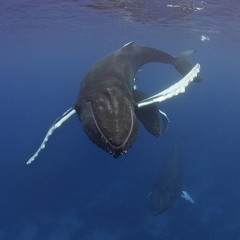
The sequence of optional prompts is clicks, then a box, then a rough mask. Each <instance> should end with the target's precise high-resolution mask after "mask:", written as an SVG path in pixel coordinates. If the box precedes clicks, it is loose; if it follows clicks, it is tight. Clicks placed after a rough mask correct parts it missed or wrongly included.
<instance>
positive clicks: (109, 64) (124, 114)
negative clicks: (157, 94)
mask: <svg viewBox="0 0 240 240" xmlns="http://www.w3.org/2000/svg"><path fill="white" fill-rule="evenodd" d="M149 62H161V63H165V64H171V65H173V66H174V67H175V68H176V69H177V70H178V71H179V72H180V73H181V74H182V75H185V74H186V73H188V72H189V71H190V70H191V69H192V67H193V66H192V64H191V63H190V62H188V61H187V60H186V59H185V58H177V57H173V56H171V55H169V54H167V53H165V52H163V51H160V50H157V49H154V48H151V47H147V46H138V45H134V44H133V42H131V43H129V44H126V45H125V46H124V47H122V48H120V49H119V50H117V51H115V52H113V53H111V54H109V55H107V56H105V57H104V58H102V59H100V60H99V61H98V62H96V63H95V64H94V65H92V67H91V68H90V69H89V70H88V72H87V73H86V75H85V77H84V78H83V80H82V83H81V87H80V92H79V96H78V99H77V102H76V103H75V105H74V109H75V110H76V112H77V115H78V118H79V120H80V121H81V123H82V126H83V129H84V131H85V132H86V134H87V135H88V137H89V138H90V139H91V140H92V141H93V142H94V143H95V144H96V145H97V146H99V147H100V148H102V149H103V150H105V151H107V152H108V153H110V154H112V155H113V156H114V157H118V156H119V155H121V154H124V153H125V152H126V151H127V149H128V148H129V147H131V146H132V144H133V143H134V141H135V139H136V137H137V132H138V120H140V121H141V122H142V123H143V125H144V126H145V128H146V129H147V130H148V131H149V132H150V133H152V134H153V135H156V136H158V135H160V134H161V132H162V131H164V129H163V126H162V125H161V120H160V115H159V111H158V108H157V107H156V105H154V104H153V105H151V106H146V107H142V108H138V107H137V102H138V101H139V100H142V99H144V98H146V97H147V96H146V95H145V94H144V93H142V92H140V91H139V90H134V76H135V73H136V72H137V70H138V69H139V68H140V67H141V66H142V65H144V64H146V63H149ZM195 80H196V81H199V77H196V79H195Z"/></svg>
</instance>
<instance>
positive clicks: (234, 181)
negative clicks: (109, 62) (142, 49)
mask: <svg viewBox="0 0 240 240" xmlns="http://www.w3.org/2000/svg"><path fill="white" fill-rule="evenodd" d="M239 11H240V3H239V1H237V0H235V1H234V0H230V1H226V0H221V1H217V0H215V1H214V0H209V1H198V0H195V1H188V0H185V1H180V0H179V1H177V0H173V1H171V0H164V1H159V0H158V1H157V0H149V1H134V0H129V1H124V0H122V1H121V0H117V1H110V0H105V1H94V0H92V1H91V0H88V1H77V0H76V1H70V0H68V1H67V0H61V1H44V0H37V1H34V2H33V1H29V0H22V1H16V0H10V1H0V36H1V37H0V48H1V54H0V79H1V88H0V107H1V124H0V133H1V140H0V141H1V151H0V160H1V167H0V240H43V239H44V240H75V239H84V240H99V239H101V240H110V239H111V240H135V239H137V240H157V239H172V240H179V239H185V240H186V239H194V240H203V239H204V240H206V239H211V240H214V239H217V240H221V239H223V240H225V239H228V240H237V239H240V208H239V202H240V174H239V172H240V162H239V155H240V149H239V143H240V139H239V136H240V128H239V122H240V113H239V109H240V106H239V105H240V83H239V79H240V72H239V61H240V58H239V55H240V48H239V42H240V15H239ZM130 41H135V42H136V44H141V45H148V46H152V47H155V48H158V49H161V50H163V51H166V52H168V53H170V54H172V55H175V54H177V53H178V52H181V51H183V50H189V49H194V50H197V53H194V54H193V55H192V56H190V59H191V61H192V62H193V63H197V62H198V63H200V64H201V73H200V74H201V76H202V78H203V79H204V81H203V82H201V83H192V84H191V85H190V86H189V87H188V88H187V90H186V92H185V93H184V94H182V95H179V96H177V97H175V98H172V99H169V100H167V101H165V102H163V103H161V104H159V105H158V106H159V108H160V109H161V110H163V111H164V112H165V113H166V114H167V115H168V117H169V119H170V125H169V130H173V131H175V132H176V133H177V134H189V136H191V137H190V138H189V139H188V140H186V141H184V142H182V143H180V144H179V148H180V151H181V156H182V157H183V159H184V167H185V170H184V182H183V190H186V191H187V192H188V193H189V194H190V195H191V196H192V198H193V199H194V200H195V204H190V203H188V202H186V201H185V200H183V199H181V198H179V199H178V200H177V201H176V202H175V203H174V204H173V205H172V207H171V208H170V209H169V210H167V211H166V212H165V213H163V214H161V215H160V216H157V217H154V216H152V215H151V213H150V212H149V209H148V203H147V199H146V196H147V194H148V192H149V191H150V189H151V187H152V185H153V183H154V180H155V178H156V176H157V174H158V171H159V169H160V167H161V164H162V162H163V161H164V159H165V158H166V156H167V155H168V154H169V152H171V151H172V148H173V145H174V144H173V142H172V141H171V140H170V139H169V138H167V137H164V136H162V137H159V138H156V137H153V136H152V135H150V134H149V133H148V132H147V131H146V130H145V129H144V128H143V127H142V125H140V129H139V134H138V138H137V140H136V142H135V143H134V145H133V146H132V148H131V149H130V150H129V151H128V153H127V154H126V155H124V156H121V157H120V158H118V159H114V158H112V157H111V156H110V155H109V154H107V153H105V152H104V151H102V150H101V149H100V148H98V147H96V146H95V145H94V144H93V143H92V142H91V141H90V140H89V139H88V137H87V136H86V134H85V133H84V132H83V130H82V127H81V124H80V122H79V120H78V119H77V117H76V116H74V117H72V118H71V119H69V120H68V121H67V122H66V123H64V124H63V126H62V127H61V128H60V129H58V130H56V132H55V133H54V135H53V136H52V137H51V138H50V140H49V142H48V143H47V147H46V149H44V150H43V151H42V152H41V154H40V155H39V157H38V158H37V159H36V160H35V162H33V163H32V164H30V165H26V161H27V160H28V159H29V157H31V155H32V154H33V153H34V152H35V151H36V150H37V148H38V147H39V144H40V143H41V141H42V139H43V138H44V136H45V134H46V132H47V130H48V128H49V127H50V125H51V124H52V123H53V121H54V120H55V119H56V118H57V117H58V116H60V115H61V114H62V113H64V111H66V110H67V109H68V108H69V107H71V106H72V105H73V104H74V103H75V101H76V99H77V96H78V91H79V87H80V82H81V79H82V78H83V76H84V74H85V73H86V71H87V69H88V68H89V67H90V66H91V65H92V64H93V63H94V62H96V61H97V60H98V59H100V58H102V57H103V56H105V55H106V54H108V53H110V52H112V51H115V50H117V49H118V48H120V47H121V46H123V45H124V44H126V43H128V42H130ZM180 78H181V76H180V75H179V74H178V73H177V72H176V71H175V69H174V68H172V67H171V66H166V65H163V64H159V63H154V64H147V65H145V66H144V67H142V68H141V71H140V72H138V73H137V86H138V88H139V89H141V90H142V91H144V92H146V93H147V94H149V95H152V94H155V93H157V92H158V91H161V90H164V89H165V88H166V87H168V86H169V85H171V84H173V83H174V82H176V81H178V80H179V79H180Z"/></svg>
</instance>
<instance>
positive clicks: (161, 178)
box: [148, 146, 183, 216]
mask: <svg viewBox="0 0 240 240" xmlns="http://www.w3.org/2000/svg"><path fill="white" fill-rule="evenodd" d="M182 180H183V160H182V158H181V156H180V154H179V152H178V151H177V147H176V146H175V147H174V150H173V151H172V152H171V153H170V154H169V155H168V157H167V158H166V159H165V161H164V162H163V165H162V167H161V169H160V171H159V174H158V176H157V178H156V180H155V183H154V185H153V188H152V191H151V192H150V194H149V196H148V198H149V201H148V205H149V208H150V211H151V213H152V214H153V215H154V216H157V215H159V214H161V213H163V212H165V211H166V210H167V209H168V208H169V207H170V206H171V205H172V203H173V202H174V201H175V200H177V198H178V197H179V196H180V195H181V189H182Z"/></svg>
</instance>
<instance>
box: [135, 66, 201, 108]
mask: <svg viewBox="0 0 240 240" xmlns="http://www.w3.org/2000/svg"><path fill="white" fill-rule="evenodd" d="M199 72H200V65H199V64H196V65H195V66H194V68H193V69H192V70H191V71H190V72H189V73H188V74H187V75H186V76H185V77H184V78H182V79H181V80H180V81H178V82H177V83H175V84H174V85H172V86H171V87H169V88H167V89H166V90H164V91H162V92H160V93H158V94H156V95H154V96H152V97H149V98H147V99H144V100H142V101H140V102H139V103H138V107H139V108H141V107H143V106H146V105H149V104H153V103H157V102H163V101H165V100H166V99H168V98H171V97H173V96H177V95H178V94H179V93H184V92H185V89H186V87H187V86H188V85H189V83H190V82H192V81H193V80H194V78H195V77H196V76H197V74H198V73H199Z"/></svg>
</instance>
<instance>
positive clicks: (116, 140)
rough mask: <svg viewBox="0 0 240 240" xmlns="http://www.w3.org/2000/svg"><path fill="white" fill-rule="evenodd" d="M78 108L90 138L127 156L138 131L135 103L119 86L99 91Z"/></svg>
mask: <svg viewBox="0 0 240 240" xmlns="http://www.w3.org/2000/svg"><path fill="white" fill-rule="evenodd" d="M75 109H76V111H77V115H78V118H79V120H80V121H81V123H82V126H83V129H84V131H85V132H86V134H87V135H88V137H89V138H90V139H91V140H92V142H94V143H95V144H96V145H97V146H98V147H100V148H102V149H103V150H105V151H106V152H108V153H110V154H112V155H113V157H115V158H117V157H119V156H120V155H123V154H124V153H126V151H127V150H128V149H129V148H130V147H131V146H132V144H133V143H134V141H135V139H136V137H137V132H138V121H137V118H136V116H135V110H134V105H133V103H132V102H131V101H130V100H129V97H127V96H126V95H124V94H122V92H121V91H119V89H117V88H106V89H103V90H101V91H98V92H96V93H95V94H94V95H93V96H91V98H90V99H85V100H84V101H82V102H81V104H80V105H78V103H77V104H76V105H75Z"/></svg>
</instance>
